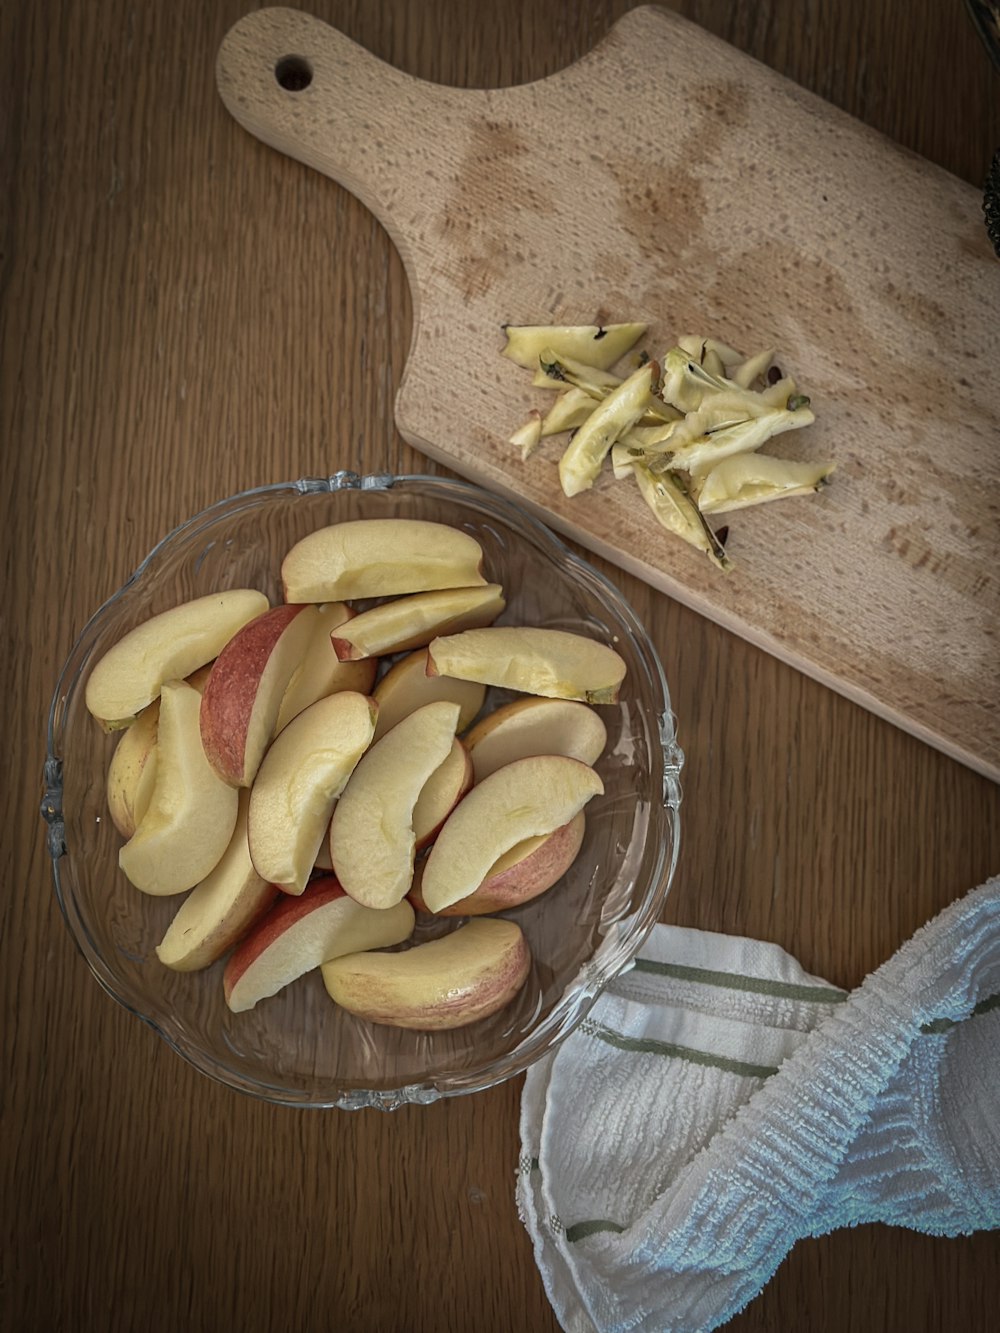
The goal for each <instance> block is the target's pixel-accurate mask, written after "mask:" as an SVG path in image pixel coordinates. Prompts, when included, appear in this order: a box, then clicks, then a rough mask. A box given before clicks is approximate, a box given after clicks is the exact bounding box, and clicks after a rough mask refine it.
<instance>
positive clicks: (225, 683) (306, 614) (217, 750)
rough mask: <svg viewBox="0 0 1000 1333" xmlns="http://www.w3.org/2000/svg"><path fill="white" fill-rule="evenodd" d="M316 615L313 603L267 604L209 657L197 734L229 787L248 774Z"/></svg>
mask: <svg viewBox="0 0 1000 1333" xmlns="http://www.w3.org/2000/svg"><path fill="white" fill-rule="evenodd" d="M318 615H319V612H318V610H317V609H316V607H315V606H275V607H272V608H271V610H270V611H265V612H264V614H263V615H261V616H258V617H257V618H256V620H252V621H250V623H249V624H248V625H244V626H243V628H242V629H241V630H240V631H239V633H238V634H235V635H234V636H233V637H232V638H231V639H230V640H229V642H228V643H227V644H226V646H225V648H223V650H222V652H221V653H220V654H219V656H218V657H217V658H216V659H215V665H214V666H213V667H212V672H211V675H210V676H209V678H208V684H207V685H206V686H205V693H204V694H203V695H202V700H201V739H202V744H203V745H204V746H205V753H206V754H207V755H208V759H209V763H211V765H212V767H213V768H214V769H215V771H216V772H217V773H218V774H219V776H220V777H221V778H223V779H224V780H225V781H226V782H228V783H230V784H231V785H232V786H233V787H249V786H250V784H251V783H252V782H253V780H254V777H255V775H256V773H257V769H258V767H259V765H260V761H261V759H263V757H264V751H265V750H266V749H267V747H268V745H269V744H270V742H271V738H272V736H273V735H274V724H275V722H276V721H277V720H278V710H279V709H280V707H281V700H282V696H283V695H284V693H285V690H286V689H287V687H288V682H289V680H290V679H291V677H292V674H293V673H294V672H295V670H296V668H297V667H298V666H299V664H300V663H301V661H302V658H303V656H304V654H305V652H306V650H307V648H308V646H309V641H310V638H311V636H312V632H313V629H314V627H315V624H316V618H317V616H318Z"/></svg>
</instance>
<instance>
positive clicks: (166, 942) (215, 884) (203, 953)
mask: <svg viewBox="0 0 1000 1333" xmlns="http://www.w3.org/2000/svg"><path fill="white" fill-rule="evenodd" d="M249 804H250V793H249V792H247V791H242V792H240V794H239V810H238V813H237V818H236V828H235V829H234V830H233V836H232V838H231V839H230V840H229V846H228V847H227V848H226V850H225V851H224V852H223V854H222V859H221V860H220V861H219V863H218V864H217V865H216V866H215V868H214V870H212V871H211V872H210V873H209V874H208V875H207V876H206V878H205V879H203V880H202V881H201V883H200V884H199V885H198V886H197V887H196V888H194V889H192V890H191V892H190V893H189V894H188V896H187V897H186V898H185V899H184V901H183V903H181V906H180V908H179V910H178V912H177V915H176V916H175V917H174V919H173V920H172V921H171V923H170V925H169V927H168V928H167V932H166V934H165V935H164V936H163V939H162V940H161V941H160V943H159V944H158V945H157V946H156V956H157V958H159V960H160V962H161V963H163V964H164V966H166V967H170V968H173V970H174V971H175V972H195V971H198V970H199V969H201V968H203V967H208V966H210V964H212V963H214V962H215V961H216V960H217V959H219V958H221V957H222V955H223V954H224V953H226V952H227V951H228V950H229V949H231V948H232V947H233V945H234V944H236V943H237V942H238V941H239V940H241V939H242V938H243V936H244V935H245V934H247V932H248V931H249V930H250V928H251V927H252V926H253V925H254V923H255V922H256V921H258V920H259V919H260V918H261V917H262V916H263V915H264V913H265V912H266V911H267V910H268V908H269V907H270V906H271V904H272V903H273V902H274V901H275V899H276V898H277V896H278V893H279V890H278V888H277V887H276V886H275V885H274V884H268V882H267V881H266V880H264V879H261V877H260V875H258V874H257V872H256V870H255V869H254V866H253V862H252V861H251V859H250V846H249V843H248V841H247V810H248V808H249Z"/></svg>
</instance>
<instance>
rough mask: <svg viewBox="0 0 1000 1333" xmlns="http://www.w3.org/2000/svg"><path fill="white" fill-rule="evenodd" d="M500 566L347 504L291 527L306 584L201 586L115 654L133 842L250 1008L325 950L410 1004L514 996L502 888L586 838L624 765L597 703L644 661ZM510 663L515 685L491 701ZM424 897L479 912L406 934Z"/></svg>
mask: <svg viewBox="0 0 1000 1333" xmlns="http://www.w3.org/2000/svg"><path fill="white" fill-rule="evenodd" d="M482 569H483V552H482V549H481V547H480V545H479V543H478V542H477V541H476V540H475V539H474V538H473V537H472V536H471V535H470V534H468V533H466V532H464V531H462V530H460V529H458V528H453V527H450V526H449V525H447V524H442V523H433V522H429V521H426V520H415V519H391V518H384V519H358V520H352V521H349V522H343V523H338V524H334V525H332V526H329V527H324V528H321V529H319V530H317V531H315V532H312V533H311V534H309V535H308V536H306V537H304V538H303V539H302V540H301V541H299V542H297V543H296V544H295V545H294V546H293V547H292V548H291V549H290V550H289V551H288V552H287V554H286V556H285V558H284V560H283V562H282V565H281V581H282V589H283V596H284V602H283V603H281V604H279V605H275V606H271V605H270V604H269V602H268V599H267V597H266V596H265V595H264V594H263V593H261V592H259V591H256V590H254V589H245V588H241V589H229V590H226V591H221V592H219V593H216V594H212V595H209V596H205V597H200V598H196V599H194V600H192V601H188V602H185V603H183V604H182V605H179V606H176V607H173V608H172V609H170V610H167V611H164V612H161V613H159V614H157V615H154V616H152V617H151V618H150V619H148V620H146V621H144V622H143V623H142V624H140V625H138V626H137V627H136V628H135V629H133V630H131V631H130V632H129V633H127V634H126V635H125V636H124V637H123V638H122V639H120V640H119V641H118V642H117V643H116V644H114V645H113V646H112V647H111V648H110V649H109V650H108V651H107V653H106V654H105V655H104V656H103V657H102V658H101V659H100V661H99V662H98V663H97V665H96V666H95V667H94V670H93V672H92V673H91V675H90V678H89V680H88V682H87V687H86V703H87V707H88V709H89V711H90V712H91V713H92V714H93V715H94V716H95V717H96V718H97V719H98V720H99V721H100V723H101V724H102V726H103V727H104V729H105V730H119V729H124V730H123V731H122V735H121V738H120V740H119V741H118V743H117V746H116V748H115V750H114V752H113V755H112V758H111V762H110V766H109V771H108V777H107V799H108V807H109V811H110V814H111V817H112V820H113V822H114V825H115V827H116V829H117V830H118V832H119V833H120V834H121V836H122V838H123V839H124V840H125V841H124V844H123V845H122V846H121V848H120V852H119V864H120V867H121V869H122V871H123V872H124V874H125V875H126V877H127V878H128V880H129V881H130V882H131V883H132V884H133V885H134V886H135V887H136V888H137V889H139V890H141V891H142V892H143V893H146V894H151V895H157V896H166V895H184V897H183V901H182V902H181V905H180V907H179V910H178V911H177V913H176V915H175V916H174V918H173V920H172V922H171V924H170V926H169V928H168V929H167V931H166V934H165V935H164V937H163V939H162V941H161V942H160V944H159V945H158V946H157V949H156V953H157V956H158V958H159V960H160V962H161V963H163V964H165V965H166V966H167V967H170V968H173V969H176V970H178V971H195V970H198V969H202V968H206V967H209V966H210V965H211V964H213V963H215V962H217V961H218V960H219V959H221V958H222V957H223V955H225V954H227V953H229V958H228V959H227V961H226V964H225V967H224V974H223V989H224V995H225V999H226V1002H227V1004H228V1006H229V1008H230V1009H231V1010H233V1011H234V1012H240V1011H244V1010H248V1009H252V1008H253V1007H254V1006H255V1005H256V1004H257V1003H258V1001H260V1000H263V999H265V998H267V997H269V996H272V995H275V994H277V993H278V992H279V991H280V990H282V989H283V988H284V987H285V986H287V985H290V984H291V983H293V982H294V981H295V980H297V979H298V978H299V977H302V976H304V975H305V974H306V973H308V972H311V971H313V970H314V969H317V968H319V969H321V972H322V977H323V982H324V984H325V987H326V990H327V992H328V993H329V995H330V997H331V998H332V999H333V1000H334V1001H335V1002H336V1003H337V1004H339V1005H341V1006H342V1007H343V1008H344V1009H346V1010H348V1011H350V1012H351V1013H352V1014H355V1015H357V1016H359V1017H361V1018H363V1019H367V1020H369V1021H371V1022H375V1023H385V1024H391V1025H394V1026H398V1027H406V1028H414V1029H418V1030H434V1029H443V1028H454V1027H460V1026H463V1025H464V1024H467V1023H471V1022H474V1021H475V1020H477V1019H479V1018H483V1017H485V1016H487V1015H489V1014H492V1013H495V1012H497V1011H498V1010H499V1009H501V1008H503V1007H504V1006H505V1005H506V1004H508V1003H509V1002H510V1001H511V1000H512V999H513V998H514V996H515V995H516V994H517V993H518V991H519V990H520V989H521V987H522V986H523V985H524V983H525V981H526V979H527V977H528V974H529V971H530V968H531V962H532V960H531V955H530V950H529V946H528V943H527V940H526V939H525V937H524V934H523V932H522V931H521V929H520V927H519V926H518V924H517V923H516V921H514V920H511V919H510V918H509V917H507V918H502V917H499V916H494V915H492V914H493V913H500V912H504V911H507V910H508V909H511V908H514V907H517V906H519V905H520V904H522V903H526V902H528V901H529V900H531V899H533V898H536V897H537V896H538V895H539V894H542V893H544V892H546V891H547V890H549V889H550V888H552V887H553V886H554V885H555V884H556V883H557V882H558V881H559V880H560V879H562V877H563V876H564V875H565V873H566V871H567V870H568V869H569V867H570V866H571V865H572V863H573V861H574V859H575V858H576V856H577V854H578V853H579V851H580V847H581V845H582V842H583V836H584V827H585V825H584V819H585V815H584V807H585V806H586V805H587V803H588V802H589V801H590V800H591V798H592V797H594V796H599V795H601V794H603V790H604V789H603V784H602V782H601V778H600V777H599V776H598V774H597V772H596V770H595V768H594V765H595V764H596V762H597V760H598V758H599V757H600V755H601V753H602V752H603V750H604V748H605V745H606V742H607V732H606V728H605V725H604V722H603V720H602V719H601V716H600V714H599V712H598V711H597V709H596V708H595V707H594V705H600V704H610V703H614V702H615V701H616V699H617V697H618V692H619V689H620V686H621V683H622V680H623V678H624V676H625V663H624V661H623V660H622V658H621V657H620V655H619V654H618V653H616V652H615V651H614V649H613V648H611V647H610V646H608V645H607V644H604V643H602V642H600V641H598V640H596V639H592V638H589V637H587V636H585V635H581V634H576V633H571V632H569V631H565V630H552V629H546V628H540V627H534V626H527V625H497V624H495V623H494V622H495V621H496V620H497V618H498V617H499V616H500V615H501V613H502V612H503V611H504V609H505V599H504V595H503V589H502V588H501V586H500V585H499V584H496V583H490V582H488V581H487V579H486V578H485V577H484V575H483V572H482ZM490 687H499V688H501V689H503V690H505V691H507V692H511V693H513V694H514V695H515V697H514V698H513V700H512V701H511V702H507V703H503V704H501V705H500V706H497V707H493V708H492V709H491V710H490V711H486V712H485V713H484V703H485V702H486V701H487V699H488V698H491V697H492V696H489V695H488V690H489V688H490ZM522 696H523V697H522ZM504 697H506V696H504ZM417 913H428V914H433V915H436V916H439V917H460V918H463V920H461V921H460V922H459V923H458V924H457V926H455V927H454V928H453V929H451V930H450V931H449V933H447V934H444V935H441V936H440V937H438V938H433V939H430V940H427V941H426V942H423V943H410V944H409V947H405V948H397V947H395V946H400V945H404V944H405V943H406V942H407V941H411V937H412V935H413V932H414V927H415V924H416V914H417ZM230 951H231V952H230Z"/></svg>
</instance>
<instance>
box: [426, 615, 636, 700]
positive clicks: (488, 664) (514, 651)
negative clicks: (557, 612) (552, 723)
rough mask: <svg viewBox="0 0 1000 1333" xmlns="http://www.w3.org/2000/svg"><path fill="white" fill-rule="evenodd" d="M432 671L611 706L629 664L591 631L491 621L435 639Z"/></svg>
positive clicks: (430, 651) (430, 659)
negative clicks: (483, 626)
mask: <svg viewBox="0 0 1000 1333" xmlns="http://www.w3.org/2000/svg"><path fill="white" fill-rule="evenodd" d="M427 670H428V672H429V673H430V674H431V675H438V676H457V677H458V679H460V680H475V681H479V682H480V683H481V684H483V685H498V686H503V687H505V688H507V689H511V690H519V691H521V692H522V693H524V694H538V695H544V696H545V697H547V698H552V699H580V700H582V701H583V702H585V703H592V704H611V703H614V702H615V701H616V700H617V698H618V692H619V690H620V688H621V683H622V681H623V680H624V679H625V671H626V666H625V662H624V660H623V659H622V658H621V657H620V656H619V654H618V653H616V652H615V650H614V649H613V648H610V647H608V645H607V644H605V643H600V642H599V641H598V640H597V639H590V638H588V637H587V636H586V635H585V634H574V633H571V632H570V631H568V630H558V629H543V628H538V627H535V626H529V625H489V626H487V627H486V628H485V629H468V630H463V631H462V632H461V633H459V634H451V635H444V636H442V637H440V638H437V639H434V640H433V641H432V642H431V644H430V646H429V648H428V660H427Z"/></svg>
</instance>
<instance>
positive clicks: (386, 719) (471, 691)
mask: <svg viewBox="0 0 1000 1333" xmlns="http://www.w3.org/2000/svg"><path fill="white" fill-rule="evenodd" d="M374 697H375V699H376V701H377V703H378V723H377V724H376V727H375V739H376V740H379V739H380V738H381V737H382V736H384V735H385V733H386V732H387V731H389V730H391V728H393V727H394V726H395V725H396V723H397V722H401V721H402V720H403V718H404V717H408V716H409V714H410V713H412V712H414V711H415V710H416V709H418V708H421V707H422V706H423V705H424V704H432V703H436V702H437V701H438V700H446V701H447V702H449V703H455V704H458V706H459V714H458V726H457V727H456V728H455V730H456V731H464V730H465V728H466V727H467V726H468V725H469V723H470V722H471V721H472V719H473V718H474V717H475V716H476V714H477V713H478V712H479V710H480V708H482V706H483V700H484V699H485V698H486V686H485V685H480V684H479V683H478V682H477V681H473V680H453V679H452V677H451V676H428V674H427V649H426V648H419V649H417V651H416V652H414V653H410V654H409V655H408V656H407V657H404V658H403V659H402V660H401V661H399V662H396V663H394V665H393V666H391V667H390V668H389V670H388V671H387V672H386V673H385V675H384V676H383V677H382V679H381V680H380V681H379V682H378V684H377V685H376V686H375V690H374Z"/></svg>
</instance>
